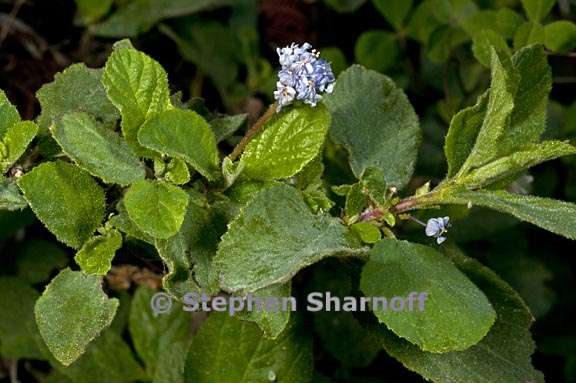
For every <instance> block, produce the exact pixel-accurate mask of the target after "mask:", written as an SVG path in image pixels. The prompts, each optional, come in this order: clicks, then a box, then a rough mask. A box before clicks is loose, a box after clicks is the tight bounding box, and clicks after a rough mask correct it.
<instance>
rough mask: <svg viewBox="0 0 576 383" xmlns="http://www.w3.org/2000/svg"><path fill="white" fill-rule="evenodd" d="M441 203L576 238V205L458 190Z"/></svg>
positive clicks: (487, 192)
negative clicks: (498, 214)
mask: <svg viewBox="0 0 576 383" xmlns="http://www.w3.org/2000/svg"><path fill="white" fill-rule="evenodd" d="M442 203H455V204H469V203H471V204H473V205H478V206H484V207H488V208H491V209H494V210H498V211H501V212H503V213H508V214H511V215H513V216H515V217H516V218H518V219H521V220H523V221H526V222H530V223H532V224H534V225H536V226H539V227H541V228H543V229H546V230H548V231H551V232H553V233H556V234H559V235H563V236H564V237H567V238H570V239H576V221H575V220H574V217H575V214H576V204H573V203H569V202H564V201H558V200H555V199H550V198H541V197H534V196H528V195H520V194H511V193H507V192H504V191H495V192H492V191H483V190H480V191H470V190H466V189H458V190H456V191H454V192H452V193H451V194H450V195H447V196H445V197H444V198H443V201H442Z"/></svg>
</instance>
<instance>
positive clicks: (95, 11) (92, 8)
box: [75, 0, 114, 24]
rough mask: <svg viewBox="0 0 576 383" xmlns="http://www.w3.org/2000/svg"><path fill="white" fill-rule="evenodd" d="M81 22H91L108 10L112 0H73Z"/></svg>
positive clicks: (104, 14)
mask: <svg viewBox="0 0 576 383" xmlns="http://www.w3.org/2000/svg"><path fill="white" fill-rule="evenodd" d="M75 2H76V6H77V7H78V13H79V15H80V18H81V19H82V23H83V24H92V23H94V22H95V21H98V20H99V19H100V18H102V17H103V16H106V14H107V13H108V12H109V11H110V8H111V7H112V4H113V3H114V0H75Z"/></svg>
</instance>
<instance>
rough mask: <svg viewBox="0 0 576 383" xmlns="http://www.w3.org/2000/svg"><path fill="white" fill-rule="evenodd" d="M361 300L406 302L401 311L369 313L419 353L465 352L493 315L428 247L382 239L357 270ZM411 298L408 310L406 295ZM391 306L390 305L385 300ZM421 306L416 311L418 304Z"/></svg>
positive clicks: (453, 268)
mask: <svg viewBox="0 0 576 383" xmlns="http://www.w3.org/2000/svg"><path fill="white" fill-rule="evenodd" d="M360 288H361V290H362V292H363V293H364V294H365V295H366V296H370V297H385V298H387V299H390V298H392V297H396V296H402V297H404V298H405V302H404V303H405V306H406V307H404V310H399V311H395V310H393V309H392V307H391V306H392V304H391V303H389V304H388V305H389V307H388V308H387V309H386V310H383V309H382V308H379V309H378V310H374V308H373V311H374V314H375V315H376V317H377V318H378V320H379V321H380V322H382V323H385V324H386V326H388V328H390V329H391V330H392V331H393V332H394V333H396V334H397V335H399V336H400V337H402V338H405V339H407V340H408V341H410V342H411V343H414V344H416V345H417V346H418V347H420V348H421V349H422V350H424V351H430V352H448V351H460V350H465V349H467V348H468V347H470V346H472V345H474V344H476V343H478V342H479V341H480V340H481V339H482V338H483V337H484V336H485V335H486V334H487V333H488V330H489V329H490V327H491V326H492V324H493V323H494V321H495V320H496V313H495V312H494V309H493V308H492V306H491V305H490V302H489V301H488V299H487V298H486V296H485V295H484V293H482V291H480V290H479V289H478V288H477V287H476V286H475V285H474V284H473V283H472V282H471V281H470V280H469V279H468V278H467V277H466V276H465V275H464V274H462V273H461V272H460V271H459V270H458V269H457V268H456V266H454V264H453V263H452V262H451V261H450V260H448V259H446V258H445V257H444V256H443V255H442V254H440V253H438V252H437V251H436V250H434V249H432V248H429V247H427V246H423V245H418V244H414V243H410V242H406V241H397V240H391V239H385V240H382V241H381V242H379V243H378V244H377V245H376V246H375V247H374V248H373V249H372V254H371V257H370V260H369V261H368V262H367V263H366V265H365V266H364V269H363V270H362V279H361V282H360ZM412 292H416V293H418V294H422V293H426V294H427V298H426V300H425V301H424V300H420V299H419V298H420V295H417V294H415V296H414V298H415V300H414V301H413V309H412V311H410V308H409V298H408V296H409V295H410V294H411V293H412ZM389 302H390V301H389ZM421 303H422V304H423V306H420V304H421Z"/></svg>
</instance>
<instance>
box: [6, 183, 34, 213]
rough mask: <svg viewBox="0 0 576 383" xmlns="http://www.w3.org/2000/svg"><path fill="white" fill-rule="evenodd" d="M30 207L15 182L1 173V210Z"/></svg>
mask: <svg viewBox="0 0 576 383" xmlns="http://www.w3.org/2000/svg"><path fill="white" fill-rule="evenodd" d="M27 207H28V203H27V202H26V200H25V199H24V196H22V193H20V189H18V186H17V185H16V183H15V182H13V181H11V180H9V179H7V178H4V177H3V176H2V175H0V211H1V210H8V211H16V210H22V209H25V208H27Z"/></svg>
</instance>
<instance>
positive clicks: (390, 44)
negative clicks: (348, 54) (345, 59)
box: [354, 30, 400, 72]
mask: <svg viewBox="0 0 576 383" xmlns="http://www.w3.org/2000/svg"><path fill="white" fill-rule="evenodd" d="M399 51H400V48H399V47H398V41H397V39H396V35H395V34H393V33H390V32H387V31H378V30H373V31H368V32H364V33H362V34H361V35H360V37H359V38H358V40H357V41H356V46H355V47H354V56H355V57H356V62H358V64H361V65H364V66H365V67H366V68H368V69H374V70H376V71H378V72H386V71H387V70H389V69H390V68H391V67H392V66H394V64H396V62H397V60H398V54H399Z"/></svg>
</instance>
